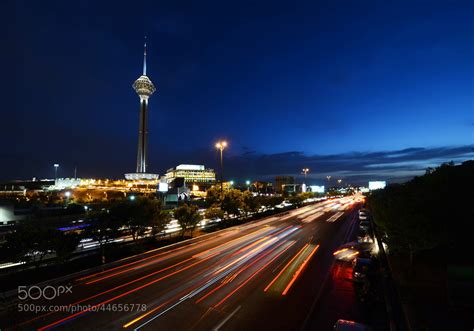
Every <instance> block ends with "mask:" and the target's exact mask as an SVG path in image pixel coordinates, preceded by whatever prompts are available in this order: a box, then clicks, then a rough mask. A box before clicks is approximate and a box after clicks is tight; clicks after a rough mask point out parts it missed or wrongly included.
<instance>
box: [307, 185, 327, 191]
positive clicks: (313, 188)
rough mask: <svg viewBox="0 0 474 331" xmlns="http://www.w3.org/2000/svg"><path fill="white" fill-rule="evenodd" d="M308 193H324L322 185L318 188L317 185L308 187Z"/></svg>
mask: <svg viewBox="0 0 474 331" xmlns="http://www.w3.org/2000/svg"><path fill="white" fill-rule="evenodd" d="M309 188H310V191H311V192H313V193H324V190H325V188H324V185H323V186H318V185H311V186H310V187H309Z"/></svg>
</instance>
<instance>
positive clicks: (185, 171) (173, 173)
mask: <svg viewBox="0 0 474 331" xmlns="http://www.w3.org/2000/svg"><path fill="white" fill-rule="evenodd" d="M164 177H165V179H166V182H167V183H172V182H174V181H175V180H177V179H178V178H184V184H185V185H186V186H188V187H189V188H192V189H193V190H195V189H196V188H199V190H205V189H206V188H208V187H210V186H211V185H213V184H214V183H215V182H216V173H215V172H214V170H213V169H206V168H205V167H204V166H203V165H194V164H180V165H179V166H177V167H176V168H171V169H168V171H167V172H166V174H165V176H164Z"/></svg>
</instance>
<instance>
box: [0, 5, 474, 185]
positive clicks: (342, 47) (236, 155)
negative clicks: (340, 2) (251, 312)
mask: <svg viewBox="0 0 474 331" xmlns="http://www.w3.org/2000/svg"><path fill="white" fill-rule="evenodd" d="M15 6H16V9H17V10H16V11H14V12H16V13H22V15H24V17H25V18H27V19H25V21H27V23H26V24H22V25H21V26H20V25H18V23H15V22H11V23H12V26H16V27H17V29H14V30H15V31H16V32H17V35H16V38H15V44H14V50H15V52H13V54H7V55H6V56H7V57H8V56H11V55H14V54H16V53H18V54H22V57H21V58H22V65H23V67H22V68H21V69H20V70H18V71H16V75H12V76H14V77H16V79H17V80H18V81H17V83H18V86H21V87H22V89H20V90H21V91H22V93H27V94H28V96H29V98H27V100H25V101H24V102H22V103H19V104H18V103H15V102H14V101H15V100H18V98H6V105H5V107H6V108H7V109H14V110H15V111H13V112H9V113H7V114H5V115H4V116H5V119H6V121H7V122H8V123H11V125H9V126H7V127H6V128H5V130H4V131H3V133H2V139H1V141H2V151H3V152H2V160H3V162H2V164H1V165H0V170H1V177H2V179H11V178H31V177H33V176H36V177H52V176H53V168H52V164H53V163H60V164H61V169H60V175H61V173H62V174H63V175H68V176H69V177H71V176H72V174H73V169H74V168H75V167H76V166H77V168H78V176H82V177H116V178H118V177H120V176H121V174H123V173H124V172H127V171H130V169H133V167H134V154H135V153H136V129H137V128H136V115H137V114H136V95H135V94H134V93H133V91H131V89H130V81H133V79H134V78H135V77H136V73H137V71H138V70H139V61H137V59H139V55H140V53H139V50H140V48H139V46H140V45H141V44H142V42H143V39H142V38H143V35H145V34H146V35H148V37H149V41H150V43H149V47H150V48H151V50H152V53H153V58H152V59H149V63H148V66H149V67H150V68H151V70H152V71H153V73H154V75H153V76H154V81H155V82H156V83H157V85H158V86H160V91H159V93H157V94H158V95H157V97H156V98H155V99H154V100H153V105H152V107H151V108H152V112H151V114H150V118H149V124H150V132H151V133H150V136H149V148H150V149H149V158H150V164H151V168H150V172H156V173H159V174H160V175H162V174H163V173H164V171H165V170H166V169H167V168H169V167H172V166H175V165H176V164H179V163H198V164H205V165H206V166H209V167H211V168H215V169H218V161H217V157H216V155H215V151H214V148H213V144H214V142H215V141H217V140H218V139H221V138H223V139H228V140H229V142H230V148H229V149H228V150H227V151H226V158H227V159H228V160H229V162H227V163H226V168H227V170H226V171H227V174H228V176H230V177H235V176H237V175H238V174H239V173H241V171H238V170H239V169H242V167H241V166H242V165H244V166H246V168H244V169H245V171H246V172H247V173H246V174H245V175H246V176H245V177H249V178H252V177H253V178H261V177H262V176H261V174H266V175H267V176H274V175H279V174H293V175H295V176H298V175H299V173H300V169H301V167H306V166H307V167H309V168H311V169H314V171H312V172H311V174H309V175H308V176H309V178H312V176H319V177H320V178H324V176H326V175H328V174H331V175H335V176H337V174H338V173H339V174H341V176H342V175H344V174H345V175H346V177H358V178H362V177H363V176H370V175H373V176H375V177H376V176H385V178H386V177H390V176H391V177H396V178H397V179H400V178H404V179H406V178H409V177H411V176H412V175H413V174H420V173H422V171H423V169H424V168H426V167H428V166H433V165H437V164H439V163H442V162H447V161H450V160H453V161H455V162H459V161H462V160H467V159H472V157H473V136H472V131H473V118H472V109H473V102H472V98H471V97H470V93H472V87H473V86H472V79H471V77H472V74H473V71H474V66H473V63H472V55H473V50H472V47H471V46H469V45H472V42H473V41H474V35H473V33H472V30H470V29H469V24H470V23H469V15H468V12H469V11H470V10H471V9H473V8H472V3H470V2H467V1H466V2H460V3H456V5H454V4H447V3H445V2H433V4H432V6H430V7H429V8H425V6H424V5H423V4H422V2H415V3H411V4H408V3H403V2H402V3H400V4H399V6H397V7H396V8H395V7H393V6H391V5H388V4H377V5H374V4H373V3H372V4H369V3H365V4H360V5H358V6H355V5H350V4H349V5H348V7H347V8H344V9H342V10H341V8H339V7H337V10H336V7H333V6H332V5H331V4H330V3H318V4H311V5H309V4H308V5H300V7H291V10H288V9H289V8H288V6H285V5H283V4H281V3H280V4H276V5H275V6H274V7H273V8H269V9H268V8H266V7H265V6H264V5H257V6H255V7H252V8H251V9H252V10H250V11H248V9H249V8H250V7H246V6H243V7H242V8H241V9H240V10H237V11H235V12H233V13H229V12H227V11H221V12H220V14H219V15H216V13H217V12H218V11H219V10H221V9H223V8H214V9H213V8H212V6H211V4H203V5H202V6H198V7H193V6H190V7H189V8H179V10H178V9H177V8H176V7H174V6H173V5H172V4H166V5H165V4H156V5H153V4H150V8H160V9H161V10H160V11H152V10H150V13H149V14H146V16H147V17H146V19H144V18H142V17H141V15H138V12H135V9H131V10H128V9H129V8H128V7H125V6H121V5H120V4H118V5H117V6H116V7H114V8H105V7H103V6H102V5H100V4H97V5H96V4H94V5H92V4H90V6H88V7H82V6H78V7H77V8H74V11H70V7H68V6H66V7H64V6H61V5H57V6H55V8H53V9H51V8H48V9H47V11H48V12H51V13H54V14H55V15H57V16H58V17H60V18H59V19H57V20H47V21H40V20H39V19H38V17H41V15H36V14H38V13H42V12H44V11H45V10H46V9H45V8H42V7H41V6H40V5H38V4H31V6H26V5H25V4H22V3H21V2H19V3H16V4H15ZM106 9H107V11H106ZM109 9H110V13H109ZM209 9H212V10H210V11H209ZM267 9H268V11H269V12H268V13H267V14H265V10H267ZM84 11H87V12H88V13H89V11H90V14H91V17H93V18H95V19H97V20H99V21H101V20H104V21H105V22H107V24H103V25H97V24H95V23H93V22H89V23H90V24H89V23H88V24H87V26H86V25H85V21H84V17H88V16H87V15H84ZM194 11H197V12H198V13H201V14H202V17H204V18H206V19H204V20H202V19H198V18H196V17H200V16H199V15H194V16H193V15H192V13H193V12H194ZM420 11H426V17H425V19H424V21H423V22H424V23H423V24H420V22H419V21H418V20H416V19H417V18H418V15H419V12H420ZM106 12H107V15H106ZM152 12H154V13H153V14H152ZM362 12H363V13H364V15H365V17H364V20H359V19H357V17H358V16H357V14H358V13H362ZM206 13H207V14H206ZM388 13H390V15H388ZM35 15H36V16H35ZM206 15H207V16H206ZM387 15H388V16H387ZM14 16H15V15H13V16H12V19H14ZM155 16H156V18H155V19H154V20H153V19H151V18H152V17H155ZM315 16H316V17H318V20H313V19H312V18H313V17H315ZM382 16H383V17H384V23H386V24H381V23H382V21H381V19H380V17H382ZM124 17H127V18H129V19H130V25H127V26H126V27H124V26H123V25H122V22H123V20H122V19H123V18H124ZM275 17H277V18H275ZM148 18H150V19H148ZM227 20H228V22H227ZM440 21H442V22H446V24H444V25H443V24H441V25H440V24H438V23H439V22H440ZM133 23H137V24H133ZM216 25H219V27H220V30H219V31H215V30H214V28H215V26H216ZM373 26H377V27H378V28H377V29H373ZM35 27H40V29H35ZM125 29H126V30H125ZM427 36H428V37H427ZM347 40H351V42H347ZM401 40H403V45H402V43H401ZM283 42H284V44H285V46H284V47H283V46H282V45H283V44H282V43H283ZM369 45H370V46H371V48H370V49H371V50H370V51H368V46H369ZM86 46H87V47H86ZM26 48H28V51H26ZM270 55H271V60H270V58H269V56H270ZM382 59H383V61H382ZM6 61H7V62H8V58H7V60H6ZM12 69H13V70H14V68H7V72H8V70H12ZM65 73H67V77H69V78H70V79H69V81H68V84H63V81H64V79H65V76H64V74H65ZM400 74H401V75H400ZM395 76H397V78H394V77H395ZM71 78H72V79H71ZM6 91H7V93H8V89H7V90H6ZM18 93H19V90H18V89H16V90H15V91H14V92H13V93H12V94H11V95H18ZM26 118H28V119H29V120H28V121H25V120H24V119H26ZM18 133H21V134H20V135H19V134H18ZM275 133H277V134H275ZM40 135H41V136H42V139H35V137H38V136H40ZM178 137H179V138H178ZM12 143H15V145H16V148H15V149H11V148H8V145H11V144H12ZM406 150H408V153H405V152H404V151H406ZM104 151H105V152H104ZM135 155H136V154H135ZM393 155H398V156H397V160H398V162H399V163H398V164H395V163H394V162H390V161H392V160H393V158H394V156H393ZM413 158H415V160H413ZM328 159H329V160H332V161H331V162H332V163H331V162H328V161H327V160H328ZM359 159H362V160H359ZM269 160H271V161H269ZM351 160H352V161H351ZM400 162H401V163H400ZM233 164H234V165H233ZM380 164H382V166H381V165H380ZM328 165H329V166H328ZM369 172H370V173H369ZM369 178H371V177H369ZM387 179H390V178H387Z"/></svg>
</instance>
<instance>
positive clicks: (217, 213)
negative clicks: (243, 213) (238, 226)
mask: <svg viewBox="0 0 474 331" xmlns="http://www.w3.org/2000/svg"><path fill="white" fill-rule="evenodd" d="M204 217H206V218H207V219H215V218H219V219H223V218H224V212H223V211H222V209H221V208H220V207H219V206H218V205H212V206H211V207H209V208H207V209H206V212H205V214H204Z"/></svg>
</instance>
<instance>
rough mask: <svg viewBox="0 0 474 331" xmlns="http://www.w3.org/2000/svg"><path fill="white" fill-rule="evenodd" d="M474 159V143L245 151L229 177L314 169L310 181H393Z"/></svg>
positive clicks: (231, 164) (233, 160)
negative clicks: (328, 177) (319, 150)
mask: <svg viewBox="0 0 474 331" xmlns="http://www.w3.org/2000/svg"><path fill="white" fill-rule="evenodd" d="M469 159H474V145H466V146H454V147H434V148H407V149H402V150H393V151H379V152H350V153H342V154H331V155H306V154H304V153H302V152H299V151H289V152H284V153H277V154H257V153H243V154H241V155H235V156H232V157H230V158H229V159H228V160H227V161H226V172H227V174H228V175H229V176H235V178H239V179H243V178H242V176H249V177H252V178H261V179H266V180H273V179H274V177H275V176H277V175H291V176H295V177H301V173H300V169H302V168H303V167H308V168H310V170H311V172H310V174H308V177H309V178H310V180H313V181H314V182H315V183H318V182H319V183H322V182H324V181H325V177H326V175H331V176H332V177H333V179H335V178H342V179H344V180H345V181H348V182H351V183H354V184H362V183H366V182H367V181H368V180H377V179H384V180H388V181H392V182H400V181H405V180H408V179H410V178H412V177H414V176H417V175H421V174H423V173H424V171H425V170H426V168H428V167H436V166H438V165H440V164H441V163H443V162H449V161H454V162H455V163H461V162H463V161H466V160H469Z"/></svg>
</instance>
